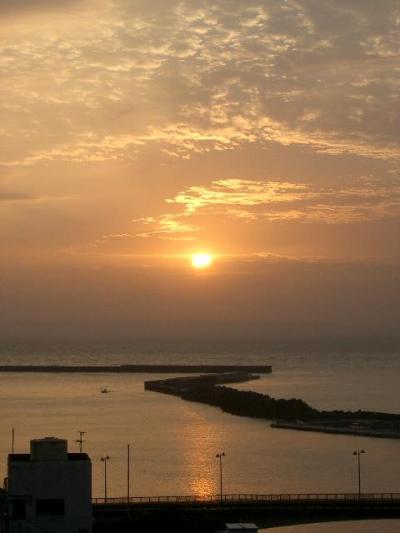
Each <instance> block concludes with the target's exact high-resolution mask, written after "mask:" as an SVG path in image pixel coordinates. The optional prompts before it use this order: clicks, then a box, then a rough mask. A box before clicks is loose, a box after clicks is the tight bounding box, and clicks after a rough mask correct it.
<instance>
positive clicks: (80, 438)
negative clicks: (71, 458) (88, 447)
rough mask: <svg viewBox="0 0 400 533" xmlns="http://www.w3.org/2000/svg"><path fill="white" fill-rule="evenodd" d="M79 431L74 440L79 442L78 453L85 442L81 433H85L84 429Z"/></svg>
mask: <svg viewBox="0 0 400 533" xmlns="http://www.w3.org/2000/svg"><path fill="white" fill-rule="evenodd" d="M78 433H79V439H76V440H75V442H77V443H78V444H79V453H82V450H83V443H84V442H86V441H85V440H83V435H84V434H85V433H86V431H78Z"/></svg>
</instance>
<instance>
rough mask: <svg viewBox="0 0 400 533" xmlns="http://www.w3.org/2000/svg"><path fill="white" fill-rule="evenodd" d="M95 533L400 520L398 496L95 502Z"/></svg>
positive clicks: (209, 531)
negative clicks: (238, 524)
mask: <svg viewBox="0 0 400 533" xmlns="http://www.w3.org/2000/svg"><path fill="white" fill-rule="evenodd" d="M93 509H94V528H93V531H94V533H106V532H107V533H109V532H110V531H118V532H119V533H128V532H132V531H146V533H147V532H153V531H154V532H157V533H159V532H162V531H167V530H168V531H175V532H177V533H178V532H182V533H183V532H187V531H190V532H193V533H214V532H215V531H218V530H222V529H223V528H224V524H225V523H227V522H255V523H256V524H257V525H258V527H259V528H260V529H261V528H273V527H279V526H288V525H295V524H307V523H317V522H331V521H342V520H367V519H382V518H399V519H400V493H371V494H366V493H364V494H361V495H359V494H358V493H357V494H353V493H344V494H225V495H223V497H222V499H221V498H220V496H212V497H200V496H152V497H134V498H129V500H128V499H127V498H107V499H106V500H105V499H104V498H95V499H94V500H93Z"/></svg>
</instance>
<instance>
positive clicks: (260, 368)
mask: <svg viewBox="0 0 400 533" xmlns="http://www.w3.org/2000/svg"><path fill="white" fill-rule="evenodd" d="M0 372H52V373H57V372H68V373H78V372H89V373H104V372H111V373H115V374H135V373H137V374H139V373H142V374H185V373H189V374H191V373H192V374H201V373H205V374H217V373H221V372H256V373H259V374H270V373H271V372H272V367H271V366H270V365H174V364H172V365H157V364H149V365H145V364H135V365H109V366H108V365H107V366H106V365H101V366H97V365H91V366H87V365H86V366H80V365H76V366H75V365H1V366H0Z"/></svg>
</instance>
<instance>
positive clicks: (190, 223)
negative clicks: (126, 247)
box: [134, 178, 400, 239]
mask: <svg viewBox="0 0 400 533" xmlns="http://www.w3.org/2000/svg"><path fill="white" fill-rule="evenodd" d="M166 201H167V203H168V204H170V206H171V207H172V206H175V207H181V208H182V210H183V211H182V212H179V213H175V214H174V213H170V214H163V215H161V216H159V217H147V218H145V219H139V220H135V221H134V222H136V223H145V224H146V225H148V226H151V227H152V229H151V230H150V231H146V232H142V233H139V234H137V236H140V237H158V238H161V239H165V238H175V237H176V235H177V234H179V235H180V238H183V237H184V236H186V238H194V232H196V231H200V230H201V224H202V222H203V224H204V223H205V221H206V220H207V218H211V217H215V218H216V219H217V220H220V221H222V220H224V219H225V220H226V219H231V220H241V221H244V222H248V223H252V222H260V221H268V222H302V223H318V224H349V223H361V222H367V221H372V220H385V219H391V218H399V217H400V182H399V181H398V180H396V179H394V180H393V181H392V183H390V184H389V183H388V182H387V180H385V181H382V180H375V179H371V178H363V179H359V180H356V181H354V182H353V183H351V184H348V185H338V186H336V187H333V186H330V187H322V186H319V187H318V186H316V185H312V184H310V183H300V182H297V183H295V182H292V183H291V182H281V181H275V180H265V181H262V180H246V179H221V180H214V181H212V182H211V183H210V184H209V185H205V186H190V187H187V188H186V189H184V190H183V191H181V192H179V193H178V194H177V195H175V196H174V197H172V198H168V199H167V200H166Z"/></svg>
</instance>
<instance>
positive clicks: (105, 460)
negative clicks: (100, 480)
mask: <svg viewBox="0 0 400 533" xmlns="http://www.w3.org/2000/svg"><path fill="white" fill-rule="evenodd" d="M109 459H110V456H109V455H105V456H104V457H102V458H101V461H102V462H103V463H104V501H105V503H107V461H108V460H109Z"/></svg>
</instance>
